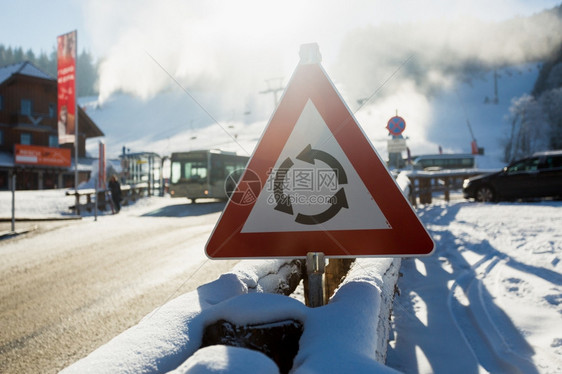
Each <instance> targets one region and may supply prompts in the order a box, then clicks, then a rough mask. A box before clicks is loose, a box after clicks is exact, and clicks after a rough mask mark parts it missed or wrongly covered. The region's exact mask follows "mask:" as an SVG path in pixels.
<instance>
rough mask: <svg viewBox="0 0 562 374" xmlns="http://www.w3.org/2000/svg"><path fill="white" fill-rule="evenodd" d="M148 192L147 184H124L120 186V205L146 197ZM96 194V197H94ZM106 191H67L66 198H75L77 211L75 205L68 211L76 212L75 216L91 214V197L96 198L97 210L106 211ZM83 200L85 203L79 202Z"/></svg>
mask: <svg viewBox="0 0 562 374" xmlns="http://www.w3.org/2000/svg"><path fill="white" fill-rule="evenodd" d="M147 190H148V183H137V184H124V185H121V197H122V203H121V204H122V205H124V206H126V205H127V204H129V202H132V201H136V200H138V199H139V198H141V197H143V196H145V195H146V193H147ZM96 192H97V195H96ZM106 192H107V190H105V189H101V190H97V191H96V190H95V189H94V188H83V189H77V190H67V191H66V196H75V197H76V201H77V203H78V209H77V210H76V203H75V204H74V205H72V206H70V207H69V209H70V210H73V211H75V212H76V214H78V215H79V214H80V212H81V211H84V210H86V211H88V212H91V211H92V210H93V209H94V208H95V206H94V204H95V203H94V202H93V201H92V196H96V198H95V199H94V201H97V204H98V209H99V210H102V211H104V210H106V209H107V205H108V204H109V201H108V200H107V198H106ZM83 197H84V198H85V199H86V201H85V202H81V199H82V198H83Z"/></svg>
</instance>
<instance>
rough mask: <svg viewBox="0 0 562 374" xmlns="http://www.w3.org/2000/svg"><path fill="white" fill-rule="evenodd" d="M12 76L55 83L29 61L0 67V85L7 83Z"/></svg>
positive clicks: (53, 79)
mask: <svg viewBox="0 0 562 374" xmlns="http://www.w3.org/2000/svg"><path fill="white" fill-rule="evenodd" d="M14 74H21V75H27V76H30V77H36V78H42V79H48V80H52V81H56V79H55V78H53V77H52V76H51V75H49V74H47V73H45V72H44V71H42V70H41V69H39V68H38V67H37V66H35V65H33V63H31V62H29V61H24V62H18V63H15V64H11V65H5V66H0V84H2V83H4V82H5V81H7V80H8V79H9V78H10V77H11V76H12V75H14Z"/></svg>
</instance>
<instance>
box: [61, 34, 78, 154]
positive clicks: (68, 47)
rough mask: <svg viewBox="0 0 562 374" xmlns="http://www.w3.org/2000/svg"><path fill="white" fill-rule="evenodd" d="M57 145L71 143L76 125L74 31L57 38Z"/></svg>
mask: <svg viewBox="0 0 562 374" xmlns="http://www.w3.org/2000/svg"><path fill="white" fill-rule="evenodd" d="M57 46H58V48H57V80H58V85H57V86H58V90H57V92H58V130H59V144H64V143H73V142H74V137H75V125H76V115H77V113H76V31H72V32H70V33H68V34H64V35H60V36H59V37H57Z"/></svg>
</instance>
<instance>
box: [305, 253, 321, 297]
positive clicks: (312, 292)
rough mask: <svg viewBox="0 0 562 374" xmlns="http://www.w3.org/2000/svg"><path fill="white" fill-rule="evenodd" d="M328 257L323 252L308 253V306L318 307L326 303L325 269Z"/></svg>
mask: <svg viewBox="0 0 562 374" xmlns="http://www.w3.org/2000/svg"><path fill="white" fill-rule="evenodd" d="M325 268H326V259H325V257H324V253H322V252H308V253H307V254H306V273H307V275H308V304H309V305H308V306H309V307H311V308H316V307H319V306H322V305H324V269H325Z"/></svg>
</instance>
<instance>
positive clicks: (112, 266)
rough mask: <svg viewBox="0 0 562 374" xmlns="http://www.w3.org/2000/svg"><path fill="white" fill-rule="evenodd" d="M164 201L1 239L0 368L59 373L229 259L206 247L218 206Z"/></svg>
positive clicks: (220, 270) (226, 265) (51, 224)
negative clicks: (211, 255)
mask: <svg viewBox="0 0 562 374" xmlns="http://www.w3.org/2000/svg"><path fill="white" fill-rule="evenodd" d="M166 204H168V205H161V206H158V207H156V208H155V207H150V208H146V209H145V210H144V211H143V210H139V209H137V210H131V211H130V212H128V211H122V213H120V214H119V215H115V216H102V217H99V218H98V221H97V222H94V219H93V218H85V219H83V220H81V221H68V222H60V221H58V222H37V223H33V222H26V223H23V222H22V223H20V222H18V223H17V228H23V227H24V226H26V225H27V226H33V225H35V224H37V228H36V229H35V230H33V231H32V232H29V233H27V234H24V235H19V236H17V237H14V238H10V239H5V240H0V326H1V328H0V372H1V373H6V374H7V373H39V372H41V373H55V372H58V371H59V370H61V369H62V368H64V367H66V366H68V365H69V364H71V363H73V362H75V361H76V360H78V359H80V358H82V357H84V356H86V355H87V354H88V353H90V352H91V351H93V350H94V349H96V348H97V347H99V346H100V345H102V344H104V343H106V342H107V341H108V340H110V339H111V338H112V337H114V336H116V335H118V334H119V333H120V332H122V331H124V330H125V329H127V328H128V327H130V326H132V325H134V324H136V323H137V322H138V321H139V320H140V319H141V318H142V317H144V316H145V315H147V314H148V313H149V312H151V311H152V310H154V309H155V308H157V307H158V306H160V305H162V304H164V303H165V302H167V301H168V300H170V299H171V298H173V297H176V296H178V295H180V294H182V293H185V292H188V291H191V290H193V289H195V288H196V287H197V286H198V285H200V284H203V283H207V282H209V281H212V280H214V279H216V278H217V277H218V276H219V275H220V274H222V273H224V272H226V271H228V270H229V269H230V268H231V267H232V266H233V265H234V264H235V261H210V260H208V259H207V258H206V257H205V255H204V253H203V247H204V244H205V242H206V241H207V239H208V236H209V233H210V231H211V230H212V228H213V227H214V224H215V222H216V220H217V219H218V216H219V212H220V210H222V208H223V206H224V205H222V204H219V203H210V204H197V205H188V204H178V203H175V200H173V203H172V202H171V201H170V200H167V202H166ZM4 229H5V228H4V227H0V231H1V230H4ZM7 229H9V226H8V227H7Z"/></svg>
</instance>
